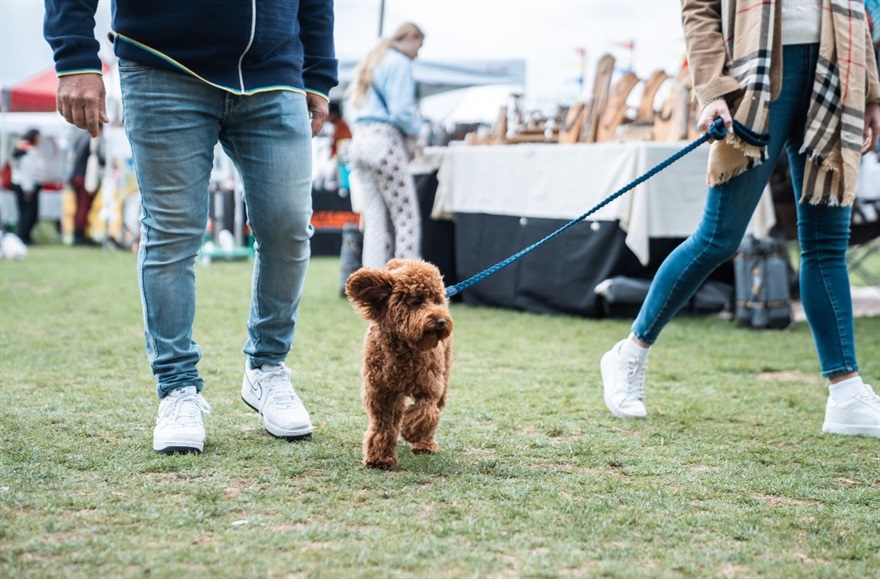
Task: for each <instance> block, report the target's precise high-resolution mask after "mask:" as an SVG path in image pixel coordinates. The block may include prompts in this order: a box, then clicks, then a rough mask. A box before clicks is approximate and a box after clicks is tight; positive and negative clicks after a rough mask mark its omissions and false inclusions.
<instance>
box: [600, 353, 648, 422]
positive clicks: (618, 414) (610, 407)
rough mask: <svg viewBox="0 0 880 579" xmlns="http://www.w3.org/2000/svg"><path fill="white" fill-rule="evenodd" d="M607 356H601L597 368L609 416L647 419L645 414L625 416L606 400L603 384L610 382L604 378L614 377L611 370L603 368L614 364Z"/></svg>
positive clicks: (625, 414) (606, 354)
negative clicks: (600, 374)
mask: <svg viewBox="0 0 880 579" xmlns="http://www.w3.org/2000/svg"><path fill="white" fill-rule="evenodd" d="M608 354H609V353H608V352H606V353H605V354H603V355H602V358H601V360H599V368H600V370H601V372H602V399H603V400H604V401H605V406H607V407H608V410H610V411H611V414H612V415H613V416H616V417H617V418H635V419H637V420H644V419H645V418H646V417H647V413H646V414H627V413H626V412H624V411H623V410H621V409H620V408H618V407H617V406H615V405H614V404H613V403H612V402H611V401H610V400H609V399H608V395H607V394H606V388H605V383H606V382H609V381H610V380H609V379H608V378H606V376H608V375H610V376H613V375H614V369H613V368H609V369H607V370H606V368H605V367H606V366H608V365H609V364H613V363H614V362H611V361H609V358H610V356H609V355H608Z"/></svg>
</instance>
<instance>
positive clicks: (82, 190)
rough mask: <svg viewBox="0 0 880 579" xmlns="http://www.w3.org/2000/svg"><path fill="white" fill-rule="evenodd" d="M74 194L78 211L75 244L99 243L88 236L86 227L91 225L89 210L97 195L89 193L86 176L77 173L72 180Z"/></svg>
mask: <svg viewBox="0 0 880 579" xmlns="http://www.w3.org/2000/svg"><path fill="white" fill-rule="evenodd" d="M71 185H72V186H73V194H74V196H75V198H76V211H75V212H74V214H73V244H74V245H97V244H96V243H94V242H93V241H92V240H91V239H89V238H88V237H86V228H87V227H88V225H89V212H90V211H91V210H92V203H93V201H94V200H95V196H94V195H91V194H89V192H88V191H86V187H85V177H82V176H79V175H77V176H76V177H74V178H73V179H72V180H71Z"/></svg>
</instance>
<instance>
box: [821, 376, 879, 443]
mask: <svg viewBox="0 0 880 579" xmlns="http://www.w3.org/2000/svg"><path fill="white" fill-rule="evenodd" d="M822 432H828V433H831V434H849V435H862V436H875V437H877V438H880V396H878V395H877V394H875V393H874V389H873V388H871V387H870V386H868V385H867V384H864V385H863V386H862V390H861V392H859V393H858V394H856V395H855V396H853V397H852V398H850V399H849V400H846V401H844V402H835V401H834V400H833V399H832V398H831V396H829V397H828V402H827V403H826V404H825V422H824V423H823V424H822Z"/></svg>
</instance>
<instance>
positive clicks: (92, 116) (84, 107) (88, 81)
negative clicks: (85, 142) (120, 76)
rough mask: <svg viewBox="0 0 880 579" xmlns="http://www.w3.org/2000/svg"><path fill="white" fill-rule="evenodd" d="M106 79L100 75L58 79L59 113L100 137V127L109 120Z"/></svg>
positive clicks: (94, 135)
mask: <svg viewBox="0 0 880 579" xmlns="http://www.w3.org/2000/svg"><path fill="white" fill-rule="evenodd" d="M106 96H107V95H106V92H105V90H104V79H103V78H102V77H101V75H100V74H95V73H85V74H68V75H65V76H60V77H58V95H57V97H56V100H57V106H58V112H59V113H61V116H62V117H64V118H65V119H67V122H69V123H71V124H72V125H75V126H77V127H79V128H81V129H85V130H86V131H88V132H89V134H90V135H91V136H93V137H97V136H98V125H99V124H100V123H107V122H109V121H110V119H109V118H107V104H106Z"/></svg>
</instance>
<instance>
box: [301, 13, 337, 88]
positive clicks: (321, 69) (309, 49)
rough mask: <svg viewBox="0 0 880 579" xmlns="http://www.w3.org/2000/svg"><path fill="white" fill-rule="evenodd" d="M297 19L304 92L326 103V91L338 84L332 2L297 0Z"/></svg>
mask: <svg viewBox="0 0 880 579" xmlns="http://www.w3.org/2000/svg"><path fill="white" fill-rule="evenodd" d="M298 19H299V26H300V38H301V40H302V44H303V52H304V57H303V82H304V83H305V85H306V86H305V89H306V90H307V91H308V92H312V93H316V94H319V95H321V96H323V97H325V98H327V99H328V100H329V94H330V89H331V88H333V87H334V86H336V85H337V84H338V83H339V80H338V76H337V75H338V72H337V69H338V62H337V60H336V49H335V46H334V43H333V0H300V3H299V14H298Z"/></svg>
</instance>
